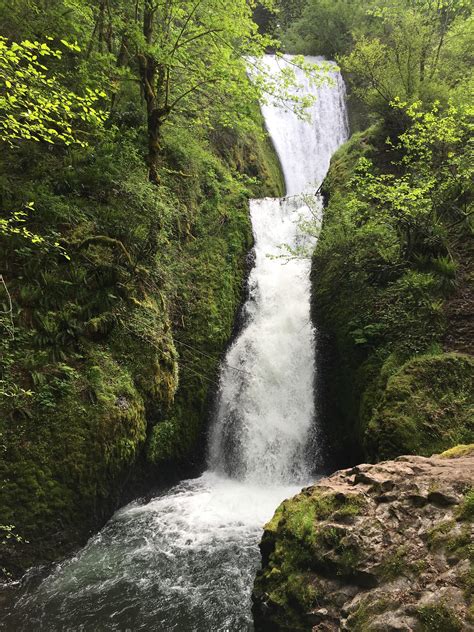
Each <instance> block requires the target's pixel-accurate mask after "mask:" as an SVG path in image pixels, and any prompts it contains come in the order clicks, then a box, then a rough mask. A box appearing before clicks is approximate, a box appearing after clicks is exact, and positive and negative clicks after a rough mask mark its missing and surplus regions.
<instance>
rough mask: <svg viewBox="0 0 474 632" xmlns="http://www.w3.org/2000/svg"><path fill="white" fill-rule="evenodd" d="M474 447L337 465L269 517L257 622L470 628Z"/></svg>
mask: <svg viewBox="0 0 474 632" xmlns="http://www.w3.org/2000/svg"><path fill="white" fill-rule="evenodd" d="M473 481H474V446H459V447H458V448H454V449H453V450H450V451H448V452H445V453H443V454H442V455H439V456H433V457H431V458H424V457H419V456H402V457H399V458H397V459H395V460H393V461H386V462H383V463H379V464H377V465H359V466H357V467H354V468H352V469H348V470H343V471H340V472H336V473H335V474H333V475H332V476H330V477H329V478H327V479H324V480H322V481H320V482H319V483H317V484H316V485H314V486H312V487H308V488H306V489H304V490H303V491H302V492H301V493H300V494H298V495H297V496H295V497H294V498H293V499H290V500H287V501H285V502H283V503H282V504H281V505H280V507H279V508H278V509H277V511H276V513H275V516H274V517H273V519H272V520H271V521H270V522H269V523H268V524H267V525H266V527H265V532H264V535H263V538H262V542H261V552H262V559H263V568H262V570H261V571H260V572H259V573H258V575H257V578H256V582H255V587H254V592H253V601H254V607H253V609H254V617H255V625H256V630H258V631H272V632H277V631H280V630H291V631H297V630H312V631H313V632H316V631H318V632H319V631H321V632H323V631H324V632H329V631H336V630H351V631H360V632H366V631H367V632H372V631H374V632H375V631H379V632H382V631H383V632H388V631H395V630H407V631H408V630H417V631H418V630H419V631H421V632H428V631H429V632H436V631H439V632H454V631H458V630H459V631H461V630H474V609H473V606H472V590H473V587H474V573H473V565H472V560H473V548H474V546H473V539H472V535H473V525H472V522H473V518H474V491H473V488H472V485H473Z"/></svg>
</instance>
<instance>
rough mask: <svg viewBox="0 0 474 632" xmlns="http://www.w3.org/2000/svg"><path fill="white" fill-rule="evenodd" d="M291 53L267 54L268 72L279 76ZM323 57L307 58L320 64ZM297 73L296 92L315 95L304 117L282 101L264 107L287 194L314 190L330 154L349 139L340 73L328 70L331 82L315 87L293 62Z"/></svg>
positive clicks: (288, 61) (320, 179) (344, 93)
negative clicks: (281, 56) (284, 105)
mask: <svg viewBox="0 0 474 632" xmlns="http://www.w3.org/2000/svg"><path fill="white" fill-rule="evenodd" d="M291 59H292V56H291V55H286V56H285V57H284V58H283V59H282V58H280V57H275V56H274V55H267V56H266V57H265V65H266V67H267V68H268V73H269V74H271V75H273V76H274V75H278V73H280V72H281V70H282V69H283V68H284V67H285V65H288V64H291ZM322 60H323V58H322V57H305V61H306V62H309V63H314V64H318V63H319V62H321V61H322ZM290 67H291V68H292V70H293V71H294V73H295V76H296V81H297V88H296V89H295V90H294V92H295V93H296V94H300V95H303V96H304V95H312V94H315V93H316V97H317V98H316V100H315V102H314V103H313V104H312V105H311V106H309V107H308V109H307V112H306V115H305V118H304V119H303V118H301V116H298V115H297V114H295V112H294V111H293V109H291V107H290V106H288V107H282V104H281V103H279V104H272V103H269V104H267V105H263V106H262V112H263V115H264V117H265V123H266V126H267V129H268V132H269V134H270V136H271V138H272V140H273V143H274V145H275V149H276V151H277V153H278V157H279V159H280V162H281V165H282V169H283V174H284V176H285V182H286V189H287V191H286V193H287V195H296V194H298V193H302V192H304V191H311V189H313V190H314V188H315V187H316V188H317V187H318V186H319V185H320V184H321V183H322V181H323V180H324V178H325V176H326V173H327V171H328V168H329V162H330V160H331V156H332V155H333V154H334V152H335V151H336V149H337V148H338V147H340V145H342V143H344V142H345V141H346V139H347V135H348V125H347V111H346V104H345V97H346V90H345V85H344V81H343V79H342V77H341V74H340V73H339V72H338V71H337V70H335V71H334V72H330V73H328V78H329V82H325V83H323V84H322V85H321V86H319V87H317V88H315V87H314V85H313V84H312V82H311V80H310V78H309V77H308V75H307V74H305V72H303V70H301V69H299V68H298V67H297V66H294V65H293V64H291V66H290Z"/></svg>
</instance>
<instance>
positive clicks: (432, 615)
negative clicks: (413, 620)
mask: <svg viewBox="0 0 474 632" xmlns="http://www.w3.org/2000/svg"><path fill="white" fill-rule="evenodd" d="M417 616H418V619H419V620H420V623H421V632H461V630H462V629H463V624H462V622H461V621H460V620H459V619H458V617H457V616H456V614H455V613H454V612H453V611H452V610H451V609H450V608H449V607H448V606H446V605H445V604H437V605H432V606H431V605H430V606H423V607H422V608H419V609H418V612H417Z"/></svg>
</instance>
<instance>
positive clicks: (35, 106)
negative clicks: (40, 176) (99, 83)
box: [0, 37, 105, 146]
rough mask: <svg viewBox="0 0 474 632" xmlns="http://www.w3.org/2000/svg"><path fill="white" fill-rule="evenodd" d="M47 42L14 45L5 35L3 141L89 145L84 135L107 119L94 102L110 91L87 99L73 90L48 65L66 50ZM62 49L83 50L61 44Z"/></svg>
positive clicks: (0, 73) (0, 77)
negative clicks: (47, 63) (53, 46)
mask: <svg viewBox="0 0 474 632" xmlns="http://www.w3.org/2000/svg"><path fill="white" fill-rule="evenodd" d="M47 39H48V42H38V41H34V42H31V41H29V40H24V41H22V42H13V43H9V42H8V41H7V39H6V38H4V37H0V84H1V85H0V142H4V143H5V142H6V143H9V144H13V143H15V142H17V141H19V140H32V141H43V142H46V143H58V142H59V143H64V144H65V145H71V144H79V145H82V146H85V145H86V144H87V143H86V140H85V139H84V132H85V131H86V130H87V128H88V127H89V128H90V127H91V126H92V127H96V128H100V127H101V126H102V125H103V123H104V121H105V115H104V113H103V112H101V111H100V110H98V109H96V107H95V104H96V103H97V101H98V100H99V99H100V98H101V97H105V93H104V92H102V91H100V90H97V89H96V90H92V89H90V88H87V89H86V92H85V95H84V96H79V95H78V94H76V93H75V92H72V91H70V90H68V89H67V88H66V87H65V86H64V85H63V84H62V83H61V81H60V80H59V79H58V77H57V76H55V75H54V74H52V73H51V72H50V71H49V70H48V67H47V66H46V65H45V64H46V61H47V59H48V58H55V59H56V60H61V58H62V54H63V53H62V51H61V50H60V49H57V48H52V47H51V46H50V42H51V40H52V38H47ZM61 43H62V45H63V48H65V49H66V50H69V51H75V52H79V51H80V49H79V47H78V46H77V45H75V44H69V43H68V42H66V41H65V40H62V42H61Z"/></svg>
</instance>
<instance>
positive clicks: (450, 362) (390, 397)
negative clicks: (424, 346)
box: [365, 353, 474, 459]
mask: <svg viewBox="0 0 474 632" xmlns="http://www.w3.org/2000/svg"><path fill="white" fill-rule="evenodd" d="M473 393H474V359H473V358H472V357H471V356H467V355H462V354H456V353H446V354H442V355H434V356H420V357H417V358H414V359H412V360H409V361H408V362H407V363H406V364H404V365H403V366H402V367H401V368H400V369H399V370H398V371H397V372H396V373H395V374H394V375H392V376H391V377H390V378H389V379H388V382H387V386H386V388H385V390H384V393H383V396H382V399H381V402H380V404H379V405H378V407H377V408H376V411H375V413H374V414H373V416H372V419H371V421H370V422H369V425H368V428H367V430H366V432H365V446H366V449H367V452H368V453H369V454H370V455H371V457H372V458H374V459H388V458H393V457H395V456H398V455H400V454H421V455H424V456H429V455H431V454H434V453H439V452H443V451H444V450H447V449H449V448H451V447H452V446H455V445H458V444H460V443H470V442H472V441H473V440H474V407H473V406H474V401H473Z"/></svg>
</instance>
